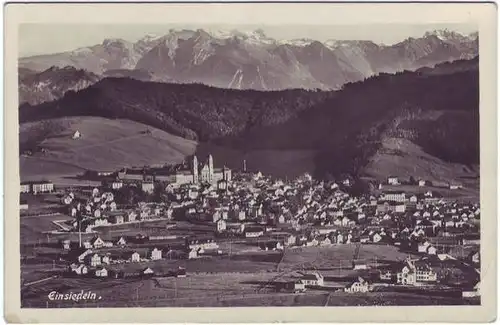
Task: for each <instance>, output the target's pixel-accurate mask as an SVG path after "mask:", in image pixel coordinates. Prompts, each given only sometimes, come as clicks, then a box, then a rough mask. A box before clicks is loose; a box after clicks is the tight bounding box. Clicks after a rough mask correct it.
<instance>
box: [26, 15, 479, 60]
mask: <svg viewBox="0 0 500 325" xmlns="http://www.w3.org/2000/svg"><path fill="white" fill-rule="evenodd" d="M199 28H201V29H204V30H215V31H216V30H231V29H238V30H240V31H251V30H255V29H259V28H260V29H262V30H264V32H265V33H266V35H267V36H269V37H272V38H276V39H294V38H311V39H315V40H318V41H326V40H328V39H335V40H371V41H373V42H375V43H379V44H386V45H390V44H394V43H397V42H400V41H402V40H404V39H406V38H408V37H421V36H422V35H423V34H424V33H425V32H426V31H432V30H435V29H445V28H447V29H449V30H453V31H457V32H460V33H462V34H469V33H472V32H475V31H477V26H476V25H473V24H451V23H447V24H425V25H424V24H419V25H417V24H406V25H403V24H370V25H329V26H328V25H321V26H318V25H287V26H285V25H281V26H262V25H195V24H162V25H158V24H155V25H144V24H140V25H132V24H128V25H123V24H120V25H119V24H113V25H103V24H64V25H61V24H22V25H20V28H19V55H20V56H22V57H24V56H31V55H37V54H47V53H57V52H64V51H69V50H74V49H76V48H79V47H85V46H90V45H95V44H99V43H102V41H103V40H104V39H106V38H122V39H125V40H128V41H136V40H138V39H140V38H141V37H143V36H145V35H146V34H155V35H165V34H167V33H168V32H169V30H170V29H199Z"/></svg>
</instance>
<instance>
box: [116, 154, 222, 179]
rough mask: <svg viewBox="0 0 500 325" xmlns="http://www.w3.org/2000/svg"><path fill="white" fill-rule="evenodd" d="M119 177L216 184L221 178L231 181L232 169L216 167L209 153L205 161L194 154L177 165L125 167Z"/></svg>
mask: <svg viewBox="0 0 500 325" xmlns="http://www.w3.org/2000/svg"><path fill="white" fill-rule="evenodd" d="M118 178H119V179H120V180H124V181H146V182H167V183H171V184H177V185H181V184H190V183H192V184H198V183H210V184H215V183H217V182H218V181H220V180H225V181H228V182H229V181H231V170H230V169H229V168H226V167H224V168H215V167H214V159H213V157H212V155H208V158H207V160H206V161H204V162H203V163H199V162H198V158H197V157H196V156H192V157H191V159H190V161H188V162H186V161H185V162H184V163H181V164H177V165H168V166H162V167H158V168H154V167H147V168H146V167H145V168H141V169H129V168H124V169H122V170H121V171H119V172H118Z"/></svg>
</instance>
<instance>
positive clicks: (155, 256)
mask: <svg viewBox="0 0 500 325" xmlns="http://www.w3.org/2000/svg"><path fill="white" fill-rule="evenodd" d="M161 256H162V254H161V249H157V248H156V247H155V248H154V249H153V250H152V251H151V260H152V261H156V260H161Z"/></svg>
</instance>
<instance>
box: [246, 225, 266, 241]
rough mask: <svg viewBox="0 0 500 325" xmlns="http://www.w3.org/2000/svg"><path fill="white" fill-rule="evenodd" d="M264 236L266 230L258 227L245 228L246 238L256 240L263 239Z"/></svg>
mask: <svg viewBox="0 0 500 325" xmlns="http://www.w3.org/2000/svg"><path fill="white" fill-rule="evenodd" d="M263 235H264V230H263V229H262V228H258V227H248V228H245V237H246V238H255V237H261V236H263Z"/></svg>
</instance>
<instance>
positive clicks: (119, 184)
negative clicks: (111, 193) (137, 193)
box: [111, 181, 123, 190]
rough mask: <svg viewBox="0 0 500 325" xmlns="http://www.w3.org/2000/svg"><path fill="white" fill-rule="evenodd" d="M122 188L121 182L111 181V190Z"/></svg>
mask: <svg viewBox="0 0 500 325" xmlns="http://www.w3.org/2000/svg"><path fill="white" fill-rule="evenodd" d="M122 187H123V182H122V181H113V182H112V183H111V188H112V189H113V190H119V189H121V188H122Z"/></svg>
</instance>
